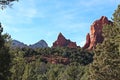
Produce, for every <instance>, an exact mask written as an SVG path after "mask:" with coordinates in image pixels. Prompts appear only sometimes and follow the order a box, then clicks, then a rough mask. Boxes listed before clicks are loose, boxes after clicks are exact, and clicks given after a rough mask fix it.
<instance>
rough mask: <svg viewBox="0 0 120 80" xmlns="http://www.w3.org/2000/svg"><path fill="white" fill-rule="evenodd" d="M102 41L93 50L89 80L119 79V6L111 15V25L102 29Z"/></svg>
mask: <svg viewBox="0 0 120 80" xmlns="http://www.w3.org/2000/svg"><path fill="white" fill-rule="evenodd" d="M103 36H104V41H103V43H102V44H99V45H97V47H96V49H95V56H94V61H93V63H92V64H91V65H90V68H89V72H90V75H89V80H118V79H120V75H119V74H120V6H118V9H117V10H116V11H115V13H114V14H113V25H106V26H104V27H103Z"/></svg>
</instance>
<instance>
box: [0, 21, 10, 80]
mask: <svg viewBox="0 0 120 80" xmlns="http://www.w3.org/2000/svg"><path fill="white" fill-rule="evenodd" d="M2 32H3V28H2V26H1V23H0V80H7V79H8V78H9V76H10V71H9V69H10V62H11V59H10V54H9V47H8V46H6V45H5V43H6V41H8V40H9V39H8V40H7V39H6V38H8V35H2Z"/></svg>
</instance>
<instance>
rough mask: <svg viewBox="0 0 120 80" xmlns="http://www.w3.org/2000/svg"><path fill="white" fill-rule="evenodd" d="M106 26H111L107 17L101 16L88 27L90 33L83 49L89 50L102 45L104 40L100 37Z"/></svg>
mask: <svg viewBox="0 0 120 80" xmlns="http://www.w3.org/2000/svg"><path fill="white" fill-rule="evenodd" d="M106 24H112V22H111V21H110V20H108V19H107V17H105V16H102V17H101V18H100V19H99V20H96V21H95V22H94V23H93V24H92V25H91V27H90V33H88V34H87V36H86V43H85V45H84V47H83V48H84V49H87V48H88V49H89V50H91V49H92V48H93V47H95V46H96V44H97V43H102V42H103V40H104V38H103V36H102V28H103V26H104V25H106Z"/></svg>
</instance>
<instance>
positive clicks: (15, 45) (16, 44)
mask: <svg viewBox="0 0 120 80" xmlns="http://www.w3.org/2000/svg"><path fill="white" fill-rule="evenodd" d="M11 47H12V48H16V47H19V48H23V47H27V45H26V44H24V43H22V42H20V41H17V40H12V43H11Z"/></svg>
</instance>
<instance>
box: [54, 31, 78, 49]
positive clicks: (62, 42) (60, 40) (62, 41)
mask: <svg viewBox="0 0 120 80" xmlns="http://www.w3.org/2000/svg"><path fill="white" fill-rule="evenodd" d="M57 46H59V47H69V48H77V47H78V46H77V45H76V42H72V41H70V40H67V39H66V38H65V37H64V36H63V35H62V33H60V34H59V35H58V38H57V40H56V41H55V42H54V43H53V47H57Z"/></svg>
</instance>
